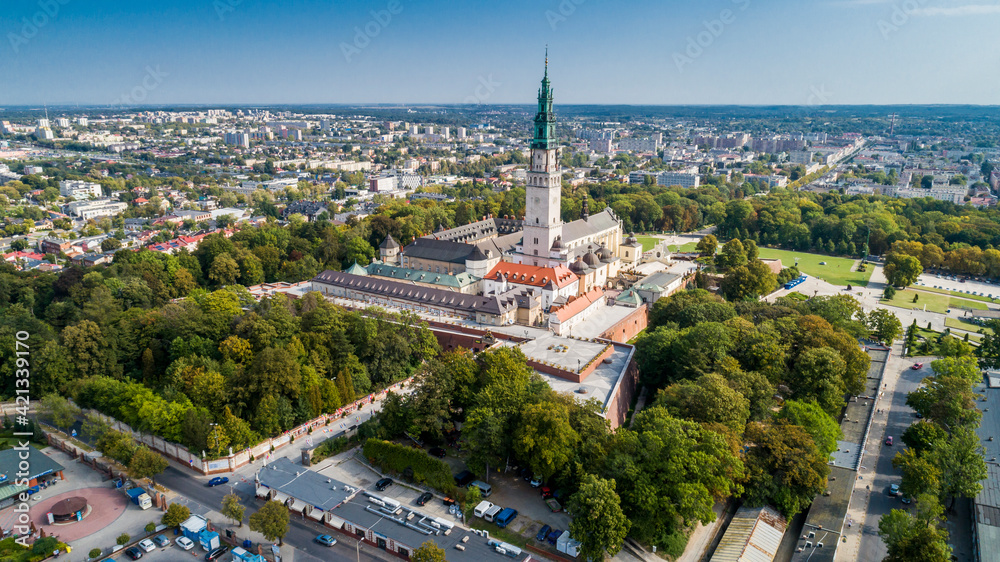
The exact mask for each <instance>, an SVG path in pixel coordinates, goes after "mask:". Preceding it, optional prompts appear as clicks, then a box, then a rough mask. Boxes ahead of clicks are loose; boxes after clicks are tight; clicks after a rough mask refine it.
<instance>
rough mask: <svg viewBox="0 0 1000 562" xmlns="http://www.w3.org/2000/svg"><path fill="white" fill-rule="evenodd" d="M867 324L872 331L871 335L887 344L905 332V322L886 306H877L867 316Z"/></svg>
mask: <svg viewBox="0 0 1000 562" xmlns="http://www.w3.org/2000/svg"><path fill="white" fill-rule="evenodd" d="M865 325H866V326H868V330H869V331H870V332H871V337H872V338H873V339H874V340H876V341H879V342H882V343H884V344H886V345H889V344H891V343H892V342H893V341H894V340H895V339H896V338H898V337H899V335H900V334H902V333H903V323H902V322H900V321H899V318H897V317H896V315H895V314H893V313H891V312H889V311H888V310H886V309H884V308H876V309H875V310H873V311H871V313H870V314H868V315H867V316H865Z"/></svg>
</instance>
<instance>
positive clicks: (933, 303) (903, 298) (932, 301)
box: [879, 289, 950, 314]
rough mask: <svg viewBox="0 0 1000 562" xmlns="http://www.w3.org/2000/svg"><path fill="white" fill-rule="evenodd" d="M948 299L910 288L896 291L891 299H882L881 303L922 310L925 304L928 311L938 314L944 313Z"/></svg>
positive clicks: (947, 305)
mask: <svg viewBox="0 0 1000 562" xmlns="http://www.w3.org/2000/svg"><path fill="white" fill-rule="evenodd" d="M914 296H917V297H918V298H917V302H913V297H914ZM949 300H950V299H949V298H948V297H946V296H944V295H933V294H928V293H923V294H921V293H918V292H917V291H913V290H910V289H905V290H902V291H896V294H895V295H894V296H893V297H892V299H891V300H886V299H882V300H881V301H879V302H881V303H882V304H886V305H889V306H898V307H899V308H905V309H906V310H913V309H914V308H916V309H918V310H924V306H925V305H926V307H927V311H928V312H937V313H939V314H944V313H945V312H946V311H947V310H948V307H949V302H948V301H949Z"/></svg>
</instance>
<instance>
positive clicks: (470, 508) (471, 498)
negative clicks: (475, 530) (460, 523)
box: [462, 486, 483, 521]
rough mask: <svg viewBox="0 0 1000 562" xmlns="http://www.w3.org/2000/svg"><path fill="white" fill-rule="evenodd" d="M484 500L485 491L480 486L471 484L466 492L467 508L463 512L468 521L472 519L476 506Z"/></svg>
mask: <svg viewBox="0 0 1000 562" xmlns="http://www.w3.org/2000/svg"><path fill="white" fill-rule="evenodd" d="M481 501H483V493H482V491H480V490H479V487H478V486H469V489H468V490H466V492H465V510H464V511H463V512H462V513H463V515H464V516H465V520H466V521H471V520H472V517H473V515H474V514H475V511H476V506H477V505H479V502H481Z"/></svg>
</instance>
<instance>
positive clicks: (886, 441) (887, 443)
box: [885, 435, 892, 446]
mask: <svg viewBox="0 0 1000 562" xmlns="http://www.w3.org/2000/svg"><path fill="white" fill-rule="evenodd" d="M885 444H886V445H889V446H892V435H890V436H888V437H886V438H885Z"/></svg>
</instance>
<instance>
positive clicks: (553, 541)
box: [545, 529, 563, 544]
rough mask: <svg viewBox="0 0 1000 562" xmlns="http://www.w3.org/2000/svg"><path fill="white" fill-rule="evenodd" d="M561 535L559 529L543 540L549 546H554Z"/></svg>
mask: <svg viewBox="0 0 1000 562" xmlns="http://www.w3.org/2000/svg"><path fill="white" fill-rule="evenodd" d="M562 533H563V532H562V531H560V530H559V529H553V530H552V532H551V533H549V536H548V537H546V538H545V540H547V541H549V544H556V541H558V540H559V537H561V536H562Z"/></svg>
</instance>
